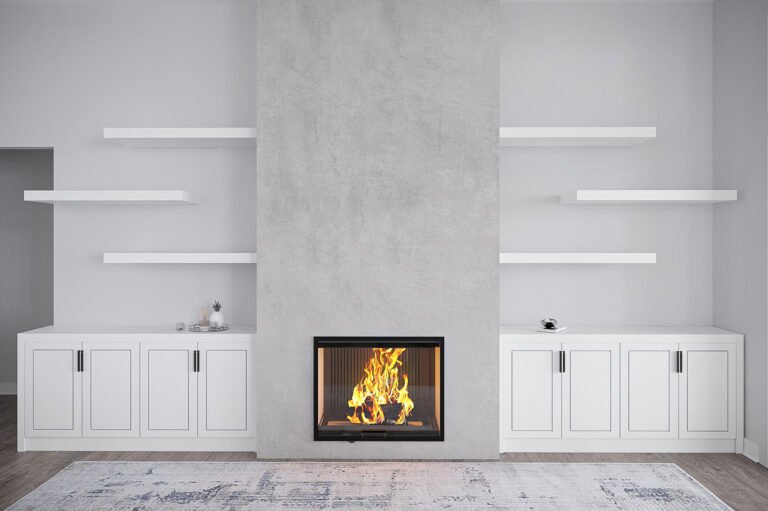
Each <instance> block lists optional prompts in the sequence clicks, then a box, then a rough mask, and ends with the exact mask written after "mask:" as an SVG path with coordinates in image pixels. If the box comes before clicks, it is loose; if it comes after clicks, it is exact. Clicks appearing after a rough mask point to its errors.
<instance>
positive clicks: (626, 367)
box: [621, 343, 678, 438]
mask: <svg viewBox="0 0 768 511" xmlns="http://www.w3.org/2000/svg"><path fill="white" fill-rule="evenodd" d="M676 357H677V343H661V344H650V343H622V345H621V437H622V438H677V419H678V414H677V400H678V393H677V385H678V377H677V376H678V374H677V372H676V366H675V363H676Z"/></svg>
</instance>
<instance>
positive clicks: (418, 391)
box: [315, 337, 445, 442]
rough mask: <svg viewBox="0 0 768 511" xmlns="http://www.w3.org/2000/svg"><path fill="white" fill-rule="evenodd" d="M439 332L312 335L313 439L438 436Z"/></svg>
mask: <svg viewBox="0 0 768 511" xmlns="http://www.w3.org/2000/svg"><path fill="white" fill-rule="evenodd" d="M443 356H444V353H443V338H442V337H315V440H344V441H348V442H355V441H358V440H432V441H442V440H443V437H444V427H445V425H444V421H443Z"/></svg>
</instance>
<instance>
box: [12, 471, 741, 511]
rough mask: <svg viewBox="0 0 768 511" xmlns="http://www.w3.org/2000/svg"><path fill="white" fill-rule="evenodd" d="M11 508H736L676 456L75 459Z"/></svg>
mask: <svg viewBox="0 0 768 511" xmlns="http://www.w3.org/2000/svg"><path fill="white" fill-rule="evenodd" d="M10 509H11V510H33V509H35V510H41V509H45V510H53V509H55V510H78V511H92V510H102V509H104V510H113V511H116V510H132V511H134V510H135V511H141V510H150V509H152V510H154V509H158V510H163V511H165V510H174V511H176V510H179V511H180V510H186V511H190V510H203V509H204V510H209V509H215V510H240V509H243V510H245V509H310V510H314V509H333V510H346V511H352V510H358V509H359V510H362V509H365V510H367V511H375V510H401V509H419V510H430V509H449V510H456V509H505V510H569V511H576V510H607V509H632V510H657V509H658V510H696V511H710V510H718V511H720V510H727V509H730V508H729V507H728V506H726V505H725V504H724V503H723V502H722V501H720V500H719V499H717V498H716V497H715V496H714V495H712V494H711V493H710V492H709V491H708V490H707V489H706V488H704V487H703V486H702V485H701V484H699V483H698V482H697V481H696V480H695V479H693V478H692V477H691V476H690V475H688V474H687V473H686V472H685V471H683V470H682V469H681V468H680V467H678V466H677V465H674V464H650V463H643V464H624V463H501V462H499V463H495V462H487V463H454V462H446V463H442V462H368V463H366V462H316V463H315V462H310V463H305V462H279V463H278V462H240V463H200V462H182V463H175V462H174V463H171V462H75V463H73V464H71V465H69V466H68V467H67V468H65V469H64V470H62V471H61V472H59V473H58V474H57V475H56V476H54V477H53V478H52V479H51V480H49V481H48V482H46V483H45V484H43V485H42V486H40V487H39V488H37V489H36V490H34V491H33V492H32V493H30V494H28V495H27V496H26V497H24V498H23V499H21V500H20V501H18V502H16V503H15V504H14V505H13V506H11V507H10Z"/></svg>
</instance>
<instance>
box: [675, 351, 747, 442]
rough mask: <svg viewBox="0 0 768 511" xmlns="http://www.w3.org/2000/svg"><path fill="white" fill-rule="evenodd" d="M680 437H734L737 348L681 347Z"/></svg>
mask: <svg viewBox="0 0 768 511" xmlns="http://www.w3.org/2000/svg"><path fill="white" fill-rule="evenodd" d="M680 351H681V352H682V363H683V364H682V368H681V372H680V375H679V377H680V438H724V439H725V438H736V345H735V344H703V343H699V344H694V343H690V344H686V343H681V344H680Z"/></svg>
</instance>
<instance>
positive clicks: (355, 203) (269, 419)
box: [256, 0, 499, 458]
mask: <svg viewBox="0 0 768 511" xmlns="http://www.w3.org/2000/svg"><path fill="white" fill-rule="evenodd" d="M498 9H499V5H498V2H495V1H492V0H487V1H486V0H482V1H471V2H467V1H466V0H448V1H446V0H426V1H419V2H348V1H345V0H335V1H326V2H322V3H312V2H306V1H298V0H289V1H285V0H265V1H262V2H260V3H259V8H258V12H257V14H258V15H257V19H258V29H257V34H258V45H257V49H258V51H257V60H258V69H259V73H258V87H257V90H256V93H257V97H258V137H259V149H258V186H257V188H258V196H257V202H258V205H259V206H258V214H257V217H256V222H257V235H258V247H259V264H258V279H257V288H258V304H257V307H258V314H257V317H258V342H257V346H258V356H257V362H256V365H257V368H256V392H257V399H258V413H257V427H256V431H257V446H258V451H259V455H260V456H264V457H266V458H497V457H498V453H499V440H498V368H497V367H498V326H497V325H498V324H499V319H498V309H499V307H498V299H499V298H498V297H499V293H498V273H497V266H498V265H497V261H498V252H499V241H498V232H499V227H498V170H497V145H498V140H497V138H498V97H499V91H498V66H499V56H498V26H497V25H498ZM315 335H325V336H336V335H359V336H379V335H391V336H430V335H431V336H444V337H445V441H444V442H425V443H420V442H356V443H354V444H351V443H342V442H314V441H313V440H312V431H313V429H312V406H311V402H312V389H313V386H312V381H311V378H312V337H313V336H315ZM480 376H482V377H480Z"/></svg>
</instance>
